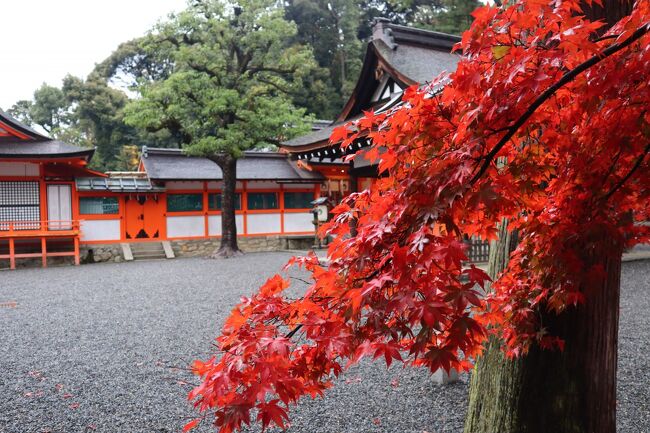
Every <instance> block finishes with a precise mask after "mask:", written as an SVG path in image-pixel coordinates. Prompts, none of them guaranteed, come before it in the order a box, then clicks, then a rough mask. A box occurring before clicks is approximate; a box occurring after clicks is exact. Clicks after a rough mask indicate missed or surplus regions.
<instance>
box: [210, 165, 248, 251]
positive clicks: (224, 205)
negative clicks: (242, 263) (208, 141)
mask: <svg viewBox="0 0 650 433" xmlns="http://www.w3.org/2000/svg"><path fill="white" fill-rule="evenodd" d="M211 159H212V161H214V162H215V163H216V164H217V165H218V166H219V167H220V168H221V171H222V173H223V188H222V190H221V245H220V246H219V249H218V250H216V251H215V252H214V253H213V254H212V258H226V259H227V258H230V257H235V256H240V255H242V254H243V253H242V251H241V250H240V249H239V246H238V245H237V223H236V219H235V199H236V195H235V189H236V186H237V159H236V158H234V157H232V156H230V155H218V156H215V157H213V158H211Z"/></svg>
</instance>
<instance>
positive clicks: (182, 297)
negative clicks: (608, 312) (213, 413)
mask: <svg viewBox="0 0 650 433" xmlns="http://www.w3.org/2000/svg"><path fill="white" fill-rule="evenodd" d="M288 258H289V255H288V254H284V253H265V254H248V255H246V256H244V257H242V258H238V259H235V260H227V261H219V262H215V261H210V260H205V259H179V260H173V261H151V262H134V263H124V264H102V265H92V266H82V267H64V268H51V269H47V270H42V269H29V270H18V271H13V272H5V273H2V274H0V341H1V345H0V432H2V433H5V432H8V433H9V432H11V433H14V432H15V433H18V432H20V433H23V432H25V433H27V432H52V433H54V432H65V433H73V432H93V431H98V432H111V433H112V432H178V431H180V429H181V427H182V426H183V424H184V423H185V422H186V421H187V420H188V419H189V418H192V417H193V416H194V412H193V411H192V408H191V406H190V405H189V404H187V402H186V401H185V396H186V394H187V391H188V390H189V389H190V388H191V385H190V383H191V382H192V381H193V380H194V379H193V377H192V376H191V375H190V374H188V372H187V371H186V370H184V368H185V367H186V366H187V365H188V364H189V362H190V361H191V360H192V359H195V358H197V357H198V358H206V357H207V354H208V353H209V350H210V344H211V342H212V340H213V338H214V337H215V335H216V333H217V331H218V329H219V328H220V327H221V324H222V323H223V320H224V318H225V316H226V315H227V314H228V312H229V311H230V309H231V308H232V306H233V305H234V304H235V303H236V302H237V301H238V300H239V297H240V296H242V295H245V294H248V293H250V292H251V290H252V288H254V287H257V286H259V284H260V283H261V282H262V281H263V280H264V279H265V277H266V276H268V275H270V274H272V273H273V272H275V271H277V270H278V269H279V268H280V267H281V265H282V264H284V263H285V262H286V260H287V259H288ZM649 276H650V261H646V262H633V263H627V264H624V268H623V301H622V316H621V354H620V376H619V405H620V406H619V432H626V433H627V432H630V433H632V432H635V433H636V432H644V431H650V429H649V428H648V427H647V426H650V403H649V401H650V391H649V390H648V386H649V385H650V360H649V359H648V355H647V354H648V353H650V311H649V310H650V297H649V296H648V295H649V289H650V283H649V281H648V280H649ZM11 302H16V303H17V305H16V306H15V307H12V306H11V305H12V304H11ZM340 382H341V383H340V384H339V386H337V387H335V388H334V389H333V390H332V391H331V392H329V393H328V395H327V397H326V398H325V399H324V401H323V400H314V401H312V400H305V401H303V402H301V404H300V405H299V406H298V408H296V409H295V410H294V411H293V412H292V425H291V427H290V429H289V432H291V433H357V432H405V433H423V432H429V433H460V432H462V425H463V418H464V415H465V410H466V404H467V377H466V376H463V377H461V381H460V382H458V383H456V384H453V385H448V386H437V385H432V384H431V381H430V379H429V376H428V374H427V373H426V372H425V371H422V370H412V369H408V370H405V369H402V368H400V367H399V366H397V367H396V366H393V367H392V368H391V369H390V370H386V369H385V368H383V367H381V368H377V366H373V365H372V364H369V363H362V364H361V365H360V366H358V367H355V368H353V369H352V370H351V371H349V372H348V373H347V374H346V375H345V376H344V377H343V378H341V379H340ZM644 426H645V427H644ZM198 431H206V432H207V431H211V429H210V428H209V427H208V426H207V425H206V426H203V427H201V429H199V430H198ZM254 431H259V429H257V428H255V429H254Z"/></svg>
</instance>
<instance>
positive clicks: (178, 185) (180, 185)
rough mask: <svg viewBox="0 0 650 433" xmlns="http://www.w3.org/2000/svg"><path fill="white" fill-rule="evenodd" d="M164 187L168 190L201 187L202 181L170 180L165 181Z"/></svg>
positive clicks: (200, 188)
mask: <svg viewBox="0 0 650 433" xmlns="http://www.w3.org/2000/svg"><path fill="white" fill-rule="evenodd" d="M165 188H167V189H168V190H179V189H198V190H202V189H203V182H190V181H172V182H165Z"/></svg>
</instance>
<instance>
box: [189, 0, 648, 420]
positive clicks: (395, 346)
mask: <svg viewBox="0 0 650 433" xmlns="http://www.w3.org/2000/svg"><path fill="white" fill-rule="evenodd" d="M588 3H589V4H591V3H592V2H588ZM593 3H594V4H596V5H598V4H600V2H599V1H598V0H593ZM581 7H582V6H581V2H580V1H579V0H555V1H548V0H525V1H524V0H520V1H516V2H508V3H507V4H504V5H503V6H501V7H489V6H486V7H483V8H480V9H478V10H477V11H475V13H474V18H475V21H474V23H473V25H472V27H471V28H470V30H469V31H468V32H466V33H465V34H464V35H463V39H462V42H461V43H460V44H459V47H458V48H459V49H460V50H462V53H463V57H462V60H461V61H460V63H459V64H458V68H457V70H456V71H455V72H454V73H452V74H451V75H449V76H441V77H437V78H436V79H434V80H433V81H432V82H431V83H430V85H428V86H424V87H421V88H416V87H413V88H409V89H408V90H407V91H406V92H405V94H404V97H403V100H404V104H402V105H401V106H400V107H398V108H396V109H394V110H392V111H391V112H389V113H382V114H376V113H371V112H370V113H366V116H365V117H364V118H362V119H360V120H358V121H357V122H355V124H354V125H349V126H348V127H345V128H339V129H337V130H335V132H334V134H333V136H332V141H336V140H343V144H342V145H343V146H348V145H350V144H351V143H352V142H353V141H354V140H356V139H358V138H360V137H366V136H367V137H369V138H371V139H372V142H373V148H372V149H371V150H370V151H369V152H368V157H369V158H371V159H376V160H377V161H378V162H379V170H380V172H382V173H383V174H385V176H384V177H381V178H380V179H379V180H378V182H377V183H376V185H374V186H373V187H372V188H371V189H370V190H365V191H362V192H359V193H354V194H352V195H350V196H349V197H348V198H347V199H345V200H344V201H343V202H342V203H341V204H340V205H339V206H337V208H336V209H335V210H334V214H335V217H334V218H333V219H332V221H331V222H329V223H328V224H326V225H325V226H324V227H323V228H322V232H321V233H322V234H323V235H325V234H330V235H334V236H335V239H334V241H333V242H332V243H331V245H330V246H329V249H328V257H329V259H330V263H329V266H327V267H324V266H321V265H320V264H319V262H318V260H317V258H316V257H315V256H314V255H310V256H307V257H299V258H294V259H292V260H291V261H290V262H289V263H288V265H287V266H299V267H302V268H304V269H306V270H307V271H308V272H309V274H310V277H311V281H310V285H309V287H308V288H307V290H306V292H305V293H304V295H303V296H302V297H300V298H298V299H291V298H289V297H287V295H286V289H287V288H288V287H289V285H290V281H289V279H287V278H285V277H283V276H281V275H276V276H274V277H272V278H270V279H269V280H268V281H267V282H266V283H265V284H264V285H263V286H262V287H261V288H260V290H259V291H258V292H257V293H256V294H255V295H253V296H252V297H250V298H244V299H243V301H242V302H241V303H240V304H239V305H238V306H236V307H235V308H234V309H233V311H232V313H231V315H230V317H229V318H228V319H227V321H226V323H225V325H224V328H223V333H222V335H221V336H220V337H218V339H217V343H218V347H219V349H220V350H219V353H218V354H216V355H215V356H214V357H213V358H211V359H209V360H207V361H205V362H203V361H195V362H194V364H193V370H194V372H195V373H196V374H197V375H199V376H200V377H201V379H202V382H201V384H200V385H199V386H197V387H196V388H195V389H194V390H192V391H191V393H190V394H189V398H190V399H191V400H193V401H194V404H195V406H196V407H197V408H198V409H199V410H200V411H201V412H204V414H208V413H212V414H213V415H214V420H213V421H214V424H215V425H216V426H217V427H218V428H219V430H220V432H222V433H228V432H231V431H233V430H235V429H239V428H241V427H242V425H243V424H249V423H251V422H252V419H251V417H252V416H253V415H254V416H255V417H256V418H255V419H256V420H257V421H258V422H260V423H261V424H262V426H263V428H266V427H267V426H269V425H272V424H275V425H277V426H279V427H284V426H285V424H286V422H287V420H288V419H289V415H288V410H289V407H290V405H291V404H293V403H296V402H297V401H298V399H300V398H301V397H303V396H312V397H316V396H318V395H321V394H322V393H323V392H325V391H326V390H327V389H328V388H329V387H331V386H332V385H333V382H332V381H333V378H335V377H336V376H338V375H339V374H340V373H341V372H342V371H344V370H345V369H346V368H347V367H349V366H350V365H352V364H354V363H356V362H359V360H360V359H361V358H363V357H365V356H370V357H372V358H381V359H383V360H384V361H385V363H386V364H387V365H390V364H391V363H393V362H401V363H404V364H406V365H410V366H417V367H426V368H428V369H430V370H431V371H435V370H437V369H440V368H443V369H446V370H449V369H451V368H454V369H458V370H467V369H469V368H470V367H471V365H472V360H473V359H474V357H476V356H477V355H479V354H480V353H481V351H482V350H483V347H484V344H485V342H486V340H487V338H488V336H489V335H494V336H497V337H499V338H500V339H501V340H502V341H503V350H504V351H505V353H506V354H507V356H510V357H517V356H524V355H525V354H526V353H527V352H528V351H529V350H531V348H533V349H534V348H544V349H549V350H562V349H563V346H564V344H565V342H566V343H567V344H573V343H575V342H576V341H578V337H577V336H576V335H577V334H576V335H570V334H567V335H570V337H564V336H560V335H558V334H554V333H553V332H551V331H550V329H552V327H549V326H548V323H546V322H543V320H546V319H547V318H548V317H549V315H551V316H553V315H554V316H557V317H560V316H562V315H563V314H565V313H567V312H569V311H571V309H572V308H576V306H580V305H590V301H592V303H593V301H594V299H596V296H595V295H594V293H593V292H594V290H591V288H596V287H605V288H608V289H611V288H613V287H614V286H616V290H618V281H617V280H616V277H617V275H616V274H613V277H612V278H610V277H609V276H608V275H607V272H608V271H610V270H611V269H614V270H615V269H616V264H617V263H618V267H619V271H620V257H621V253H622V251H623V249H624V248H626V247H628V246H631V245H634V244H635V243H638V242H643V241H646V240H648V238H650V230H649V228H648V226H646V225H642V224H637V223H638V222H639V221H647V220H648V217H649V216H650V215H649V214H650V209H649V207H648V203H649V201H648V200H649V199H650V188H649V187H650V162H649V159H650V158H648V157H647V155H648V153H650V113H648V106H650V104H649V102H650V87H649V83H648V76H650V37H649V36H648V32H650V2H647V1H637V2H636V3H635V5H634V8H633V10H632V12H631V14H630V15H628V16H627V17H625V18H623V19H621V20H620V21H619V22H618V23H616V24H615V25H614V26H612V27H611V28H609V29H608V30H607V31H606V32H603V31H602V27H603V23H602V22H593V21H590V20H588V19H586V18H585V16H584V15H582V14H581V11H582V9H581ZM437 89H441V90H437ZM504 218H507V219H508V220H509V228H510V229H516V230H517V232H518V237H519V244H518V246H517V248H516V249H515V251H514V252H513V254H512V255H511V257H510V261H509V263H508V265H507V267H506V269H505V271H504V272H502V273H501V274H500V275H499V276H498V277H497V278H495V279H494V281H493V282H491V290H490V292H489V293H487V294H483V293H481V291H480V289H478V288H479V287H484V286H485V285H486V283H489V282H490V279H489V277H488V275H486V274H485V273H484V272H483V271H482V270H480V269H478V268H476V267H474V266H472V265H470V266H469V267H468V266H466V261H467V257H466V254H465V252H466V251H465V250H466V246H465V244H464V243H463V242H462V239H463V236H465V235H469V236H472V235H477V236H481V237H482V238H484V239H494V238H495V236H496V233H497V227H498V225H499V223H500V222H501V221H502V220H503V219H504ZM353 220H354V221H355V227H356V231H357V233H356V236H349V234H350V222H351V221H353ZM603 281H608V282H609V283H611V284H609V285H607V284H605V285H604V286H603V283H602V282H603ZM612 293H613V294H614V295H615V299H614V301H615V302H616V303H617V302H618V298H617V296H618V294H617V293H618V292H615V291H613V292H612ZM599 299H600V298H599ZM600 303H601V301H600V300H599V301H598V304H600ZM605 304H606V303H605ZM612 305H614V306H615V305H617V304H615V303H612ZM608 311H611V309H610V310H608ZM614 311H615V313H614V314H615V315H616V316H615V317H609V316H608V317H602V318H599V317H596V318H593V317H591V318H590V319H592V320H591V321H590V322H588V324H587V325H585V323H587V322H579V324H580V326H578V328H580V329H578V330H582V331H584V329H582V328H584V326H591V327H593V328H599V327H603V328H606V329H605V331H607V332H609V333H610V334H606V333H604V334H603V335H605V334H606V336H607V338H605V341H604V342H603V341H601V342H600V344H601V346H598V347H596V346H593V345H586V346H585V347H587V348H588V350H590V352H588V353H584V356H585V358H589V359H590V360H592V358H593V359H596V358H597V357H598V356H599V353H600V352H603V353H605V352H606V353H607V355H608V356H609V355H611V353H612V350H611V349H612V347H613V349H614V351H613V352H614V362H613V366H612V365H611V364H612V363H611V358H608V359H606V361H607V362H602V363H600V364H602V366H601V368H602V370H599V371H591V370H590V371H589V372H588V373H589V375H591V376H594V374H595V373H603V374H605V375H606V376H607V377H606V378H605V379H604V380H601V382H603V383H605V382H608V381H610V380H611V379H612V374H613V380H614V382H615V373H616V366H615V365H616V362H615V349H616V342H615V340H616V336H615V335H614V336H613V338H612V335H611V332H612V329H613V330H614V332H615V331H616V323H617V317H618V316H617V314H618V311H617V309H616V308H614ZM541 313H543V314H541ZM608 314H609V313H608ZM599 319H602V320H599ZM614 319H616V320H614ZM574 328H575V326H574ZM583 334H585V335H582V334H581V335H580V338H583V340H584V339H588V338H592V337H590V336H588V335H586V334H587V333H584V332H583ZM598 336H599V337H600V335H598ZM574 337H575V338H574ZM574 340H575V341H574ZM576 344H577V343H576ZM605 346H606V348H607V349H608V350H603V347H605ZM580 347H583V346H580ZM599 351H600V352H599ZM597 361H598V360H597V359H596V361H594V364H598V362H597ZM605 364H606V365H605ZM589 365H591V364H589ZM586 369H588V368H586ZM586 380H587V379H586ZM591 380H592V381H593V383H590V384H589V386H588V387H587V388H586V389H587V390H589V391H593V394H599V393H600V392H601V391H602V392H608V393H609V392H611V387H610V388H608V389H607V390H605V391H603V390H604V388H599V387H598V386H600V385H599V384H598V383H596V382H598V380H597V379H591ZM609 397H611V396H607V398H609ZM589 398H591V397H589ZM594 398H595V397H594ZM608 401H609V400H608ZM590 402H591V400H589V403H590ZM589 403H588V404H589ZM608 404H609V403H608ZM608 409H609V408H608ZM601 412H608V411H607V410H601ZM204 416H205V415H204ZM200 420H201V418H197V419H196V420H193V421H192V422H190V423H188V425H187V426H186V428H187V429H191V428H192V427H194V426H195V425H197V424H198V422H199V421H200ZM598 422H601V421H599V420H596V421H592V424H591V426H593V423H598ZM601 423H602V424H603V425H605V424H607V425H606V426H605V427H602V428H601V429H592V430H591V431H607V429H608V428H611V425H610V424H608V423H611V417H610V418H608V419H605V420H603V421H602V422H601ZM572 431H575V430H572Z"/></svg>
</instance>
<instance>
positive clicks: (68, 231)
mask: <svg viewBox="0 0 650 433" xmlns="http://www.w3.org/2000/svg"><path fill="white" fill-rule="evenodd" d="M80 232H81V230H80V223H79V221H77V220H64V221H52V220H50V221H0V240H2V239H8V241H9V254H0V259H9V266H10V268H11V269H16V259H30V258H37V257H40V258H41V260H42V263H43V267H44V268H46V267H47V258H48V257H74V264H75V265H79V234H80ZM66 238H70V239H72V241H73V243H74V250H73V251H56V252H48V251H47V240H48V239H66ZM18 239H38V240H40V244H41V251H40V252H36V253H20V254H19V253H16V242H15V241H16V240H18Z"/></svg>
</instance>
